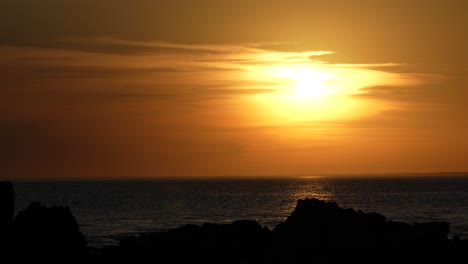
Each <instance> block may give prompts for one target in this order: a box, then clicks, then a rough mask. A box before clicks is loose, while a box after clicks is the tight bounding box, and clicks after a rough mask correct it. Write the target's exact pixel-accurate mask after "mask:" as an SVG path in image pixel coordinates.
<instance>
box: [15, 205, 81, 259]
mask: <svg viewBox="0 0 468 264" xmlns="http://www.w3.org/2000/svg"><path fill="white" fill-rule="evenodd" d="M10 232H11V244H10V246H11V249H12V251H13V252H15V253H17V254H21V255H23V254H28V255H31V254H32V255H34V256H38V257H46V258H55V257H59V256H67V257H68V258H70V257H72V258H75V259H76V258H82V257H85V256H86V255H87V248H86V241H85V239H84V237H83V235H82V234H81V233H80V231H79V227H78V224H77V222H76V220H75V217H74V216H73V215H72V213H71V212H70V210H69V208H68V207H62V206H53V207H50V208H47V207H45V206H42V205H41V204H40V203H38V202H33V203H31V204H30V205H29V207H27V208H26V209H25V210H24V211H21V212H19V213H18V215H17V216H16V217H15V219H14V220H13V223H12V225H11V230H10Z"/></svg>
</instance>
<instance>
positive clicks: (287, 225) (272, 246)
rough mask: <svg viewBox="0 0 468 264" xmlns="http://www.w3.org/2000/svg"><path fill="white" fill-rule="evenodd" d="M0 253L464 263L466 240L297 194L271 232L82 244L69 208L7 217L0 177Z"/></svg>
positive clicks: (69, 258)
mask: <svg viewBox="0 0 468 264" xmlns="http://www.w3.org/2000/svg"><path fill="white" fill-rule="evenodd" d="M0 191H1V192H0V199H1V200H2V201H0V224H1V225H0V257H3V258H6V257H15V258H21V257H23V256H27V257H28V258H29V257H34V258H35V259H36V260H39V259H40V260H49V259H51V260H52V259H55V260H56V259H58V260H62V262H65V263H69V262H77V261H78V262H80V263H86V262H94V261H104V262H107V261H109V262H110V261H112V262H122V261H125V262H129V263H142V262H148V263H347V262H350V263H356V262H357V263H466V261H467V258H468V243H467V242H468V241H466V240H460V239H459V238H458V237H455V238H454V239H449V238H448V233H449V224H448V223H445V222H434V223H421V224H407V223H402V222H394V221H388V220H387V219H386V218H385V216H383V215H381V214H378V213H364V212H362V211H355V210H354V209H343V208H340V207H339V206H338V205H337V204H336V203H334V202H325V201H321V200H317V199H305V200H299V201H298V202H297V206H296V208H295V210H294V211H293V212H292V213H291V215H290V216H289V217H288V218H287V219H286V220H285V221H284V222H282V223H280V224H278V225H277V226H276V227H275V228H274V229H273V230H269V229H268V228H266V227H262V226H261V225H260V224H259V223H258V222H256V221H253V220H238V221H234V222H233V223H231V224H209V223H207V224H203V225H201V226H198V225H185V226H181V227H179V228H175V229H171V230H169V231H165V232H148V233H144V234H141V235H138V236H129V237H126V238H124V239H122V240H121V241H120V244H119V245H118V246H109V247H105V248H100V249H95V248H94V249H92V248H87V247H86V241H85V239H84V237H83V235H82V234H81V233H80V231H79V227H78V224H77V222H76V220H75V218H74V217H73V215H72V214H71V212H70V210H69V209H68V208H67V207H56V206H55V207H51V208H47V207H44V206H42V205H41V204H40V203H37V202H33V203H31V205H30V206H29V207H28V208H26V209H25V210H24V211H22V212H19V213H18V214H17V215H16V217H14V218H13V211H14V193H13V188H12V185H11V183H0Z"/></svg>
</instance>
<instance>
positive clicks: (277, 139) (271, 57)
mask: <svg viewBox="0 0 468 264" xmlns="http://www.w3.org/2000/svg"><path fill="white" fill-rule="evenodd" d="M467 14H468V1H464V0H460V1H456V0H445V1H443V0H440V1H431V0H425V1H422V0H414V1H399V0H396V1H383V0H382V1H379V0H372V1H371V0H362V1H333V0H331V1H330V0H327V1H294V0H291V1H271V0H270V1H260V0H250V1H243V0H238V1H227V0H226V1H221V0H217V1H205V0H197V1H189V0H185V1H184V0H180V1H157V0H155V1H149V0H148V1H144V0H133V1H123V0H93V1H90V0H68V1H63V0H41V1H35V0H3V1H1V2H0V93H1V97H0V136H1V148H2V154H1V157H0V158H1V162H0V168H1V171H0V178H12V179H22V178H24V179H26V178H29V179H30V178H77V177H83V178H96V177H98V178H101V177H102V178H107V177H157V176H170V177H173V176H174V177H175V176H249V175H256V176H267V175H298V174H301V175H316V174H335V173H346V174H347V173H351V174H355V173H400V172H441V171H444V172H446V171H450V172H457V171H468V137H467V135H468V118H467V114H468V104H467V100H468V89H467V86H466V85H467V83H468V52H467V50H466V47H468V41H467V38H468V27H467V25H468V15H467Z"/></svg>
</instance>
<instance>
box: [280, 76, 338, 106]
mask: <svg viewBox="0 0 468 264" xmlns="http://www.w3.org/2000/svg"><path fill="white" fill-rule="evenodd" d="M280 76H282V77H285V78H290V79H292V80H293V81H294V84H293V88H294V93H295V95H297V96H300V97H306V98H311V99H319V98H324V97H326V96H327V95H328V94H330V92H331V87H330V86H329V85H327V84H326V82H327V81H329V80H330V79H331V76H330V74H327V73H325V72H320V71H316V70H313V69H307V68H303V69H282V70H281V71H280Z"/></svg>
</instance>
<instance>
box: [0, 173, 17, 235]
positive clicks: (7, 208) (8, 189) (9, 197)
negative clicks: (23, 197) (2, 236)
mask: <svg viewBox="0 0 468 264" xmlns="http://www.w3.org/2000/svg"><path fill="white" fill-rule="evenodd" d="M14 211H15V193H14V191H13V184H12V183H11V182H9V181H4V182H0V232H1V231H2V230H5V229H6V228H7V227H8V226H9V225H10V224H11V221H12V219H13V213H14Z"/></svg>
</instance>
